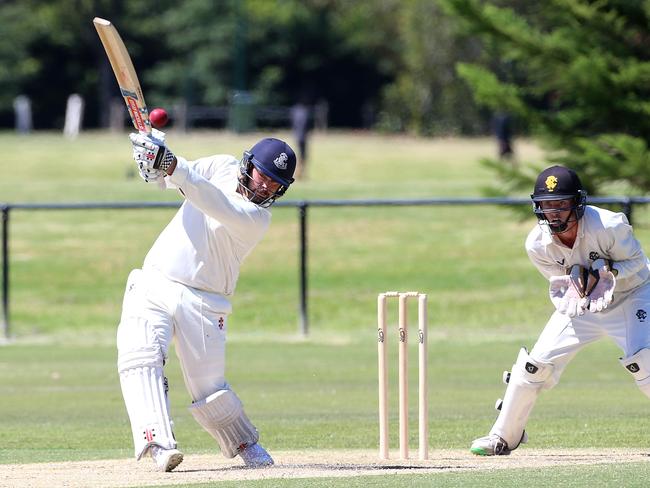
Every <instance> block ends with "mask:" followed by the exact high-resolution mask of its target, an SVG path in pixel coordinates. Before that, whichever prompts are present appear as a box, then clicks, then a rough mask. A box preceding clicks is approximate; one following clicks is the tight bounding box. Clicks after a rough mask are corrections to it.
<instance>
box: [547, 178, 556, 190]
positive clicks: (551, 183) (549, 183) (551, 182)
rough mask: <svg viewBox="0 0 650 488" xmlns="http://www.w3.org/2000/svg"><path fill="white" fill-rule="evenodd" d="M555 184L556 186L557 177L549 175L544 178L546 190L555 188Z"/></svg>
mask: <svg viewBox="0 0 650 488" xmlns="http://www.w3.org/2000/svg"><path fill="white" fill-rule="evenodd" d="M556 186H557V178H556V177H555V176H549V177H548V178H546V189H547V190H548V191H553V190H555V187H556Z"/></svg>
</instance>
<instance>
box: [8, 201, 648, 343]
mask: <svg viewBox="0 0 650 488" xmlns="http://www.w3.org/2000/svg"><path fill="white" fill-rule="evenodd" d="M588 203H594V204H606V205H621V207H622V211H623V212H624V213H625V214H626V215H627V218H628V220H629V221H630V222H632V209H633V206H634V205H647V204H648V203H650V197H594V198H589V200H588ZM180 204H181V202H107V203H102V202H92V203H2V202H0V212H2V235H1V238H2V315H1V316H0V320H1V322H0V325H1V328H2V334H3V337H4V339H5V340H8V339H9V337H10V330H9V318H10V317H9V217H10V212H12V211H14V210H23V211H37V210H134V209H143V208H178V207H179V206H180ZM456 205H497V206H517V205H530V199H528V198H423V199H369V200H285V201H278V202H277V203H275V205H274V207H294V208H296V209H298V221H299V234H298V239H299V241H300V247H299V287H300V290H299V300H300V302H299V303H300V311H299V317H298V323H299V332H300V333H301V334H302V335H307V334H308V332H309V314H308V278H309V276H308V269H307V268H308V260H307V257H308V245H307V244H308V235H307V215H308V210H309V208H310V207H379V206H386V207H390V206H402V207H406V206H409V207H414V206H456Z"/></svg>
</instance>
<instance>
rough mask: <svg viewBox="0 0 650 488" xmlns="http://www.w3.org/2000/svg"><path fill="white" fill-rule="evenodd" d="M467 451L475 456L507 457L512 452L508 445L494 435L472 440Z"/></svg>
mask: <svg viewBox="0 0 650 488" xmlns="http://www.w3.org/2000/svg"><path fill="white" fill-rule="evenodd" d="M469 450H470V451H471V452H472V453H473V454H476V455H477V456H507V455H509V454H510V453H511V452H512V451H511V450H510V449H509V448H508V443H507V442H506V441H504V440H503V439H501V437H499V436H498V435H496V434H490V435H488V436H485V437H479V438H478V439H474V442H472V447H471V448H470V449H469Z"/></svg>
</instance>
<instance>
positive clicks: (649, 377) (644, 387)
mask: <svg viewBox="0 0 650 488" xmlns="http://www.w3.org/2000/svg"><path fill="white" fill-rule="evenodd" d="M620 361H621V364H622V365H623V367H624V368H625V369H627V371H628V372H629V373H631V374H632V376H634V381H635V382H636V385H637V386H638V387H639V389H640V390H641V391H642V392H643V393H645V394H646V395H647V396H648V397H650V349H647V348H644V349H641V350H640V351H639V352H637V353H636V354H634V355H633V356H630V357H629V358H626V359H620Z"/></svg>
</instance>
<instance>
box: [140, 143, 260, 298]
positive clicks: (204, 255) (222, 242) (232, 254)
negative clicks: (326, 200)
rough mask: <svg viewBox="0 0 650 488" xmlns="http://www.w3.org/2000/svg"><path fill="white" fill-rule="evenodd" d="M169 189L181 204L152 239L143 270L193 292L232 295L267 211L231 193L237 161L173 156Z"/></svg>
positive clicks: (235, 188) (236, 172)
mask: <svg viewBox="0 0 650 488" xmlns="http://www.w3.org/2000/svg"><path fill="white" fill-rule="evenodd" d="M177 160H178V163H177V165H176V169H175V170H174V173H173V174H172V175H171V176H167V177H165V182H166V184H167V187H168V188H178V189H180V190H181V191H182V193H183V194H184V196H185V202H184V203H183V205H182V206H181V208H180V209H179V210H178V212H177V213H176V215H175V216H174V218H173V219H172V220H171V222H170V223H169V224H168V225H167V227H165V229H164V230H163V231H162V233H161V234H160V235H159V236H158V238H157V239H156V242H154V244H153V246H152V247H151V250H150V251H149V253H148V254H147V256H146V257H145V260H144V265H143V269H145V270H147V269H153V270H157V271H158V272H160V273H162V274H163V275H164V276H166V277H167V278H169V279H170V280H172V281H177V282H179V283H183V284H185V285H187V286H191V287H193V288H198V289H200V290H205V291H209V292H213V293H219V294H221V295H224V296H229V295H232V294H233V292H234V291H235V285H236V284H237V278H238V277H239V267H240V266H241V264H242V261H243V260H244V258H245V257H246V256H247V255H248V254H249V253H250V252H251V251H252V250H253V248H254V247H255V245H256V244H257V243H258V242H259V241H260V240H261V239H262V237H263V236H264V234H265V233H266V231H267V229H268V227H269V225H270V223H271V212H270V211H268V210H267V209H265V208H261V207H259V206H257V205H256V204H254V203H252V202H249V201H248V200H247V199H246V198H244V197H243V196H242V195H240V194H239V193H237V192H236V190H237V175H238V172H239V161H238V160H237V159H235V158H234V157H233V156H228V155H216V156H210V157H206V158H201V159H198V160H196V161H187V160H185V159H183V158H180V157H177Z"/></svg>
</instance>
